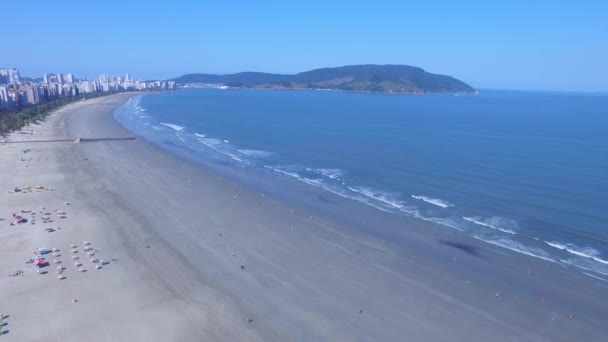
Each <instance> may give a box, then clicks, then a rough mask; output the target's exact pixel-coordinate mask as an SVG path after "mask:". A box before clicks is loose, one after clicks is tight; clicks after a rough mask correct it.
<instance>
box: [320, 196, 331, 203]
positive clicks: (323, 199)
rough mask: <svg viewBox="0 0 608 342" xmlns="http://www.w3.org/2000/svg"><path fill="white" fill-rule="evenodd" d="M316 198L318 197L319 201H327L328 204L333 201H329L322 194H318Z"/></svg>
mask: <svg viewBox="0 0 608 342" xmlns="http://www.w3.org/2000/svg"><path fill="white" fill-rule="evenodd" d="M317 198H318V199H319V201H321V202H324V203H329V204H332V203H334V202H333V201H330V200H328V199H327V198H325V197H323V195H319V196H317Z"/></svg>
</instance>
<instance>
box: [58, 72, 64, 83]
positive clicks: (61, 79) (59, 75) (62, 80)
mask: <svg viewBox="0 0 608 342" xmlns="http://www.w3.org/2000/svg"><path fill="white" fill-rule="evenodd" d="M63 82H65V80H64V79H63V75H62V74H57V83H59V84H63Z"/></svg>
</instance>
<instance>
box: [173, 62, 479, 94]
mask: <svg viewBox="0 0 608 342" xmlns="http://www.w3.org/2000/svg"><path fill="white" fill-rule="evenodd" d="M171 81H175V82H176V83H177V84H189V83H210V84H223V85H226V86H231V87H244V88H263V89H331V90H344V91H365V92H382V93H408V94H411V93H474V92H475V89H473V87H471V86H470V85H468V84H466V83H464V82H462V81H460V80H458V79H455V78H453V77H451V76H446V75H438V74H432V73H429V72H426V71H424V70H423V69H421V68H418V67H413V66H409V65H390V64H389V65H375V64H365V65H349V66H343V67H337V68H322V69H315V70H310V71H306V72H301V73H299V74H295V75H284V74H270V73H264V72H240V73H236V74H227V75H216V74H186V75H183V76H180V77H177V78H174V79H172V80H171Z"/></svg>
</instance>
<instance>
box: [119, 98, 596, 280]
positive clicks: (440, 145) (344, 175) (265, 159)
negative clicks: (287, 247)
mask: <svg viewBox="0 0 608 342" xmlns="http://www.w3.org/2000/svg"><path fill="white" fill-rule="evenodd" d="M607 108H608V96H605V95H593V94H570V93H540V92H511V91H509V92H507V91H482V92H480V94H478V95H459V96H454V95H399V96H394V95H382V94H362V93H342V92H327V91H251V90H217V89H188V90H182V91H177V92H171V93H158V94H151V95H146V96H140V97H136V98H132V99H131V100H130V101H129V102H128V103H127V104H125V105H124V106H122V107H121V108H119V109H118V110H117V111H116V113H115V115H116V118H117V119H118V120H119V121H120V122H121V123H122V124H123V125H125V126H126V127H127V128H129V129H131V130H133V131H134V132H135V133H137V134H140V135H142V136H144V137H145V138H147V139H149V140H151V141H153V142H156V143H158V144H160V145H163V146H165V147H169V149H170V150H174V151H175V150H181V151H187V152H188V154H189V155H190V156H195V157H197V158H200V160H203V159H204V160H206V161H210V160H212V161H214V162H218V163H222V164H225V163H230V164H234V165H235V166H239V167H242V168H247V169H254V170H257V171H258V172H263V173H265V174H268V175H272V176H276V177H282V178H287V179H294V180H298V181H301V182H302V183H306V184H309V185H310V186H314V187H316V188H322V189H324V190H326V191H329V192H331V193H333V194H336V195H338V196H341V197H344V198H348V199H352V200H353V201H358V202H362V203H365V204H367V205H369V206H371V207H373V208H376V209H378V210H382V211H384V212H388V213H390V215H397V216H405V217H416V218H419V219H422V220H425V221H429V222H434V223H436V224H439V225H441V226H442V227H444V228H445V229H452V230H454V229H455V230H457V231H460V232H462V234H467V235H470V236H472V237H475V238H477V239H479V240H482V241H486V242H488V243H490V244H492V245H495V246H499V247H501V248H507V249H511V250H514V251H516V252H519V253H523V254H525V255H528V256H530V257H535V258H538V259H541V260H545V261H547V262H552V263H560V264H563V265H568V266H571V267H576V268H578V269H580V270H581V271H584V272H585V274H588V275H590V277H591V276H593V277H600V278H602V279H604V278H606V279H608V231H607V230H606V227H607V223H608V210H606V209H608V194H607V193H608V192H607V190H608V177H606V175H608V109H607Z"/></svg>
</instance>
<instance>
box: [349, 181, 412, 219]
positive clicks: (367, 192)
mask: <svg viewBox="0 0 608 342" xmlns="http://www.w3.org/2000/svg"><path fill="white" fill-rule="evenodd" d="M347 188H348V189H349V190H350V191H353V192H356V193H358V194H361V195H363V196H366V197H369V198H372V199H374V200H376V201H378V202H381V203H382V204H384V205H387V206H388V207H391V208H395V209H398V210H400V211H403V212H405V213H410V214H411V211H412V208H409V207H407V206H406V205H405V204H404V203H403V202H401V201H399V200H398V199H396V198H395V197H396V195H393V194H391V193H388V192H385V191H378V190H376V189H373V188H368V187H355V186H347Z"/></svg>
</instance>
